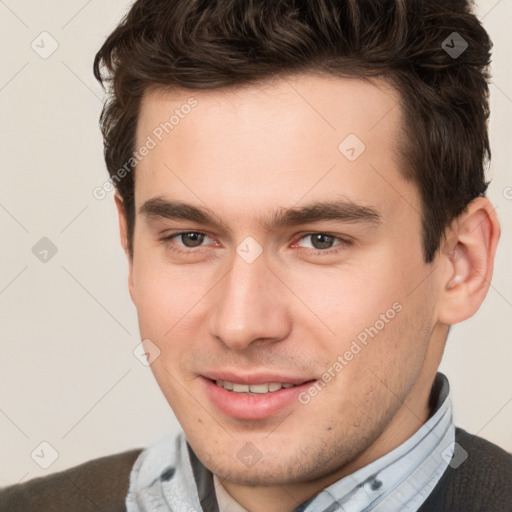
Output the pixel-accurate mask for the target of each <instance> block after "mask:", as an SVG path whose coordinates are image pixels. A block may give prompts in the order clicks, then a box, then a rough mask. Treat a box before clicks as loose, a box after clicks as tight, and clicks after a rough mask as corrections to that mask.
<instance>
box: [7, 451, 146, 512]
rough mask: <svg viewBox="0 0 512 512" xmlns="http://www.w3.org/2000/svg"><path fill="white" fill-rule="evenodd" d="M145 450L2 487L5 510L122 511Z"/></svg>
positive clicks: (117, 455)
mask: <svg viewBox="0 0 512 512" xmlns="http://www.w3.org/2000/svg"><path fill="white" fill-rule="evenodd" d="M141 452H142V449H140V448H138V449H134V450H130V451H126V452H122V453H117V454H115V455H108V456H105V457H100V458H98V459H93V460H91V461H88V462H85V463H83V464H80V465H78V466H74V467H72V468H70V469H67V470H64V471H59V472H57V473H52V474H50V475H47V476H43V477H39V478H34V479H32V480H29V481H28V482H24V483H21V484H16V485H11V486H9V487H4V488H1V489H0V510H1V511H2V512H18V511H19V512H22V511H23V512H36V511H37V512H64V511H71V510H72V511H73V512H89V511H91V512H92V511H95V512H96V511H98V510H102V511H104V512H121V511H124V510H125V498H126V494H127V492H128V486H129V479H130V471H131V469H132V467H133V465H134V463H135V461H136V459H137V457H138V456H139V454H140V453H141Z"/></svg>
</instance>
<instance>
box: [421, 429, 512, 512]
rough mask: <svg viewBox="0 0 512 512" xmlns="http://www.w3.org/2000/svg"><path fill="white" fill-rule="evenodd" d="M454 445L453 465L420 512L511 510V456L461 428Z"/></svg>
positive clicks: (490, 511) (458, 430)
mask: <svg viewBox="0 0 512 512" xmlns="http://www.w3.org/2000/svg"><path fill="white" fill-rule="evenodd" d="M455 442H456V445H455V453H454V456H453V458H452V461H451V463H450V465H449V466H448V467H447V468H446V471H445V472H444V473H443V476H442V477H441V480H440V481H439V482H438V484H437V486H436V487H435V488H434V490H433V491H432V493H431V494H430V496H429V497H428V498H427V500H426V501H425V503H424V504H423V506H422V507H421V508H420V511H421V512H429V511H435V512H442V511H445V510H446V511H450V512H458V511H460V512H473V511H475V512H476V511H478V512H502V511H503V510H511V509H512V454H510V453H508V452H506V451H505V450H503V449H502V448H500V447H499V446H496V445H495V444H493V443H491V442H489V441H486V440H485V439H482V438H481V437H478V436H475V435H472V434H469V433H468V432H466V431H465V430H462V429H460V428H457V429H456V432H455Z"/></svg>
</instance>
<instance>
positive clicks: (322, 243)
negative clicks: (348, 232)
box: [300, 233, 352, 254]
mask: <svg viewBox="0 0 512 512" xmlns="http://www.w3.org/2000/svg"><path fill="white" fill-rule="evenodd" d="M308 239H309V240H310V242H311V247H309V248H311V249H316V251H317V254H330V253H333V252H336V251H337V250H338V246H347V245H350V244H351V243H352V242H351V241H350V240H346V239H344V238H341V237H339V236H334V235H329V234H327V233H308V234H307V235H304V236H302V237H301V239H300V240H308ZM335 242H338V243H336V244H334V243H335ZM333 244H334V245H333ZM301 247H303V246H301Z"/></svg>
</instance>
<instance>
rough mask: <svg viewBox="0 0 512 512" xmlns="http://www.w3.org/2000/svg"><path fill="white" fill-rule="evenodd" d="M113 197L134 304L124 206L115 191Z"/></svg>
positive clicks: (131, 266) (131, 267)
mask: <svg viewBox="0 0 512 512" xmlns="http://www.w3.org/2000/svg"><path fill="white" fill-rule="evenodd" d="M114 199H115V202H116V208H117V215H118V217H119V237H120V240H121V246H122V247H123V250H124V252H125V254H126V257H127V258H128V289H129V291H130V297H131V298H132V302H133V303H134V304H135V299H134V297H135V293H134V286H133V259H132V257H131V256H130V252H129V250H128V228H127V222H126V210H125V207H124V202H123V200H122V198H121V196H120V195H119V194H118V193H117V192H116V193H115V194H114Z"/></svg>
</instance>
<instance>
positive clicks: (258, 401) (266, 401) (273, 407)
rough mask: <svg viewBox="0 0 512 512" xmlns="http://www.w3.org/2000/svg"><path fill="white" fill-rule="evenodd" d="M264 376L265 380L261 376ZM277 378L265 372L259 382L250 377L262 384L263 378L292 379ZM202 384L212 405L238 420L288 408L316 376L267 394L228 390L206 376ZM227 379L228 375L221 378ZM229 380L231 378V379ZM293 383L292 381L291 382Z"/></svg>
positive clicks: (283, 381)
mask: <svg viewBox="0 0 512 512" xmlns="http://www.w3.org/2000/svg"><path fill="white" fill-rule="evenodd" d="M264 377H265V379H267V380H262V379H263V378H264ZM279 379H283V377H280V378H271V379H269V380H268V376H261V379H260V381H259V382H257V381H256V380H251V381H250V383H252V384H263V383H265V382H281V383H283V384H284V383H286V382H291V381H290V380H286V379H285V380H279ZM201 380H202V382H203V384H204V388H205V394H206V396H207V397H208V398H209V399H210V401H211V402H212V403H213V405H215V407H216V408H217V409H218V410H220V411H221V412H222V413H223V414H225V415H226V416H230V417H232V418H237V419H241V420H261V419H265V418H268V417H270V416H273V415H274V414H277V413H279V412H281V411H283V410H284V409H287V408H290V407H292V406H293V404H295V405H296V406H298V405H299V400H298V395H300V393H302V392H303V391H305V390H306V389H307V388H308V387H310V386H311V385H312V384H313V382H315V380H314V379H313V380H309V381H307V382H304V379H302V380H301V381H300V382H302V384H299V385H297V386H295V387H293V388H281V389H280V390H279V391H273V392H270V393H266V394H261V395H258V394H254V395H249V394H247V393H236V392H235V391H228V390H227V389H224V388H223V387H221V386H218V385H217V384H216V383H215V382H214V381H213V380H210V379H209V378H206V377H201ZM220 380H227V381H230V379H229V378H227V377H226V378H225V379H220ZM230 382H233V380H231V381H230ZM234 382H238V383H240V384H249V380H247V381H246V382H242V381H241V380H240V376H237V378H236V379H234ZM292 384H293V382H292Z"/></svg>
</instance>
